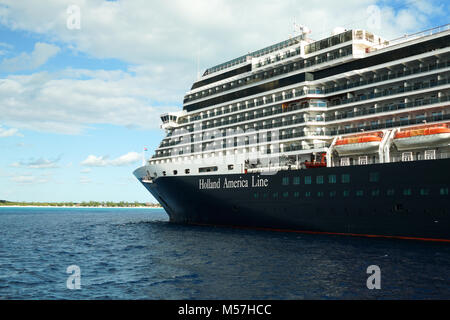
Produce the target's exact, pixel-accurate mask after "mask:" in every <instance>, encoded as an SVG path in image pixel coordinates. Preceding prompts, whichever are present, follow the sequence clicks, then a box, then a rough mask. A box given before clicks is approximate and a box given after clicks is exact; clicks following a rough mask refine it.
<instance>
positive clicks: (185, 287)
mask: <svg viewBox="0 0 450 320" xmlns="http://www.w3.org/2000/svg"><path fill="white" fill-rule="evenodd" d="M405 223H407V222H405ZM70 265H78V266H79V267H80V269H81V289H80V290H69V289H67V287H66V280H67V277H68V276H69V274H67V273H66V268H67V267H68V266H70ZM370 265H378V266H379V267H380V269H381V289H380V290H369V289H367V286H366V280H367V277H369V275H368V274H367V273H366V271H367V267H368V266H370ZM449 266H450V244H448V243H447V244H446V243H431V242H419V241H407V240H390V239H371V238H356V237H340V236H321V235H305V234H296V233H278V232H267V231H252V230H240V229H227V228H215V227H194V226H181V225H174V224H170V223H169V222H168V219H167V216H166V214H165V212H164V210H162V209H87V208H86V209H73V208H63V209H59V208H0V299H386V298H387V299H428V298H437V299H449V298H450V276H449V271H450V268H449Z"/></svg>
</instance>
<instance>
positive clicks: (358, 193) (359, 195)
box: [356, 190, 364, 197]
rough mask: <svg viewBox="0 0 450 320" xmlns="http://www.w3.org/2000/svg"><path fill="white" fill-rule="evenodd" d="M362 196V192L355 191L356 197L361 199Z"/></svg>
mask: <svg viewBox="0 0 450 320" xmlns="http://www.w3.org/2000/svg"><path fill="white" fill-rule="evenodd" d="M363 195H364V190H357V191H356V196H357V197H362V196H363Z"/></svg>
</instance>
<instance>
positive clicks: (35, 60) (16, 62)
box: [0, 42, 60, 72]
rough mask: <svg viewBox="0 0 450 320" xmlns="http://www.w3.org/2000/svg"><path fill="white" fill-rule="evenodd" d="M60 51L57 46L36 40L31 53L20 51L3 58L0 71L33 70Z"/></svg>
mask: <svg viewBox="0 0 450 320" xmlns="http://www.w3.org/2000/svg"><path fill="white" fill-rule="evenodd" d="M59 51H60V49H59V47H57V46H55V45H52V44H47V43H42V42H37V43H36V44H35V45H34V50H33V52H31V53H25V52H22V53H21V54H19V55H18V56H16V57H13V58H4V59H3V60H2V62H1V63H0V71H3V72H16V71H23V70H34V69H36V68H38V67H40V66H42V65H43V64H45V63H46V62H47V61H48V60H49V59H50V58H52V57H54V56H55V55H56V54H58V52H59Z"/></svg>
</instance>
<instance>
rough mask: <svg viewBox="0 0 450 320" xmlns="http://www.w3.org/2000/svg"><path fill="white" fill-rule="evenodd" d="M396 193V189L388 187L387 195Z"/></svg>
mask: <svg viewBox="0 0 450 320" xmlns="http://www.w3.org/2000/svg"><path fill="white" fill-rule="evenodd" d="M394 194H395V189H388V190H387V191H386V195H388V196H393V195H394Z"/></svg>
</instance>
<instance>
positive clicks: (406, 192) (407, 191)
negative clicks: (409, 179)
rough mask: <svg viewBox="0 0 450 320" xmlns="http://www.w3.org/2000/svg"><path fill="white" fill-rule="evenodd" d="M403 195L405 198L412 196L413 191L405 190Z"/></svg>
mask: <svg viewBox="0 0 450 320" xmlns="http://www.w3.org/2000/svg"><path fill="white" fill-rule="evenodd" d="M403 195H404V196H410V195H411V189H403Z"/></svg>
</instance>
